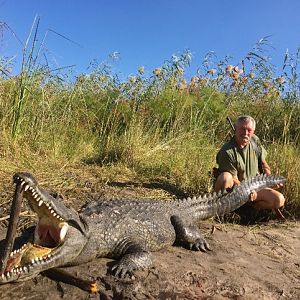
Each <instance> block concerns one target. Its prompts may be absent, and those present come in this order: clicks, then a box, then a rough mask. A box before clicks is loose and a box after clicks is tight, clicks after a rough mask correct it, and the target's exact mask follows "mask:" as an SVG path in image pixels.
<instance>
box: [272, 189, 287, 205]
mask: <svg viewBox="0 0 300 300" xmlns="http://www.w3.org/2000/svg"><path fill="white" fill-rule="evenodd" d="M284 203H285V198H284V196H283V195H282V194H281V193H279V192H278V194H277V197H276V199H275V200H274V206H275V208H280V207H283V206H284Z"/></svg>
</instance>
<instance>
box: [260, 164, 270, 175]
mask: <svg viewBox="0 0 300 300" xmlns="http://www.w3.org/2000/svg"><path fill="white" fill-rule="evenodd" d="M261 164H262V169H263V171H264V174H266V175H270V174H271V168H270V166H269V164H268V163H267V162H266V161H265V160H264V161H262V163H261Z"/></svg>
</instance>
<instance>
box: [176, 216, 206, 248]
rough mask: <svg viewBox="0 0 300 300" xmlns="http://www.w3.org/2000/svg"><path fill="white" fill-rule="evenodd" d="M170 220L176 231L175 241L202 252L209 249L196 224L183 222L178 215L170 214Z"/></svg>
mask: <svg viewBox="0 0 300 300" xmlns="http://www.w3.org/2000/svg"><path fill="white" fill-rule="evenodd" d="M171 222H172V225H173V226H174V229H175V232H176V242H177V243H179V244H181V245H183V246H185V247H186V248H189V249H190V250H196V251H203V252H206V251H207V250H211V249H210V247H209V244H208V242H207V241H206V240H205V239H204V238H203V236H202V234H201V233H200V231H199V228H198V227H197V226H194V225H187V224H185V223H184V222H183V220H182V219H181V218H180V217H178V216H172V217H171Z"/></svg>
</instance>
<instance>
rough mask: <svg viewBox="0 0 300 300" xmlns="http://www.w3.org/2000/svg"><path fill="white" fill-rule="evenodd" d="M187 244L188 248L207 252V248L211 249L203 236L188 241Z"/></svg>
mask: <svg viewBox="0 0 300 300" xmlns="http://www.w3.org/2000/svg"><path fill="white" fill-rule="evenodd" d="M189 246H190V250H196V251H202V252H207V250H209V251H211V248H210V246H209V244H208V242H207V241H206V240H205V239H203V238H199V239H197V240H196V241H195V242H193V243H190V244H189Z"/></svg>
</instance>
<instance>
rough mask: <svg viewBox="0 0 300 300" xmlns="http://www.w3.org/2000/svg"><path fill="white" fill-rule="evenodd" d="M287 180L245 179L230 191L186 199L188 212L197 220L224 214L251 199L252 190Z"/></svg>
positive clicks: (260, 177) (263, 177)
mask: <svg viewBox="0 0 300 300" xmlns="http://www.w3.org/2000/svg"><path fill="white" fill-rule="evenodd" d="M283 182H285V178H284V177H282V176H267V175H263V174H262V175H258V176H256V177H252V178H250V179H247V180H245V181H243V182H242V183H241V184H240V185H238V186H236V187H235V188H234V189H233V190H232V192H230V193H226V192H225V193H213V194H209V195H205V196H201V197H198V198H196V197H194V198H192V199H191V198H189V199H186V200H185V203H186V204H187V202H189V204H190V205H185V207H188V211H187V213H188V214H189V215H190V216H191V217H192V218H193V219H196V220H204V219H207V218H210V217H214V216H217V215H219V216H222V215H225V214H226V213H229V212H231V211H234V210H235V209H237V208H239V207H240V206H242V205H243V204H245V203H246V202H247V201H248V200H249V195H250V193H251V192H252V191H256V192H258V191H260V190H262V189H264V188H266V187H272V186H275V185H278V184H281V183H283Z"/></svg>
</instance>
